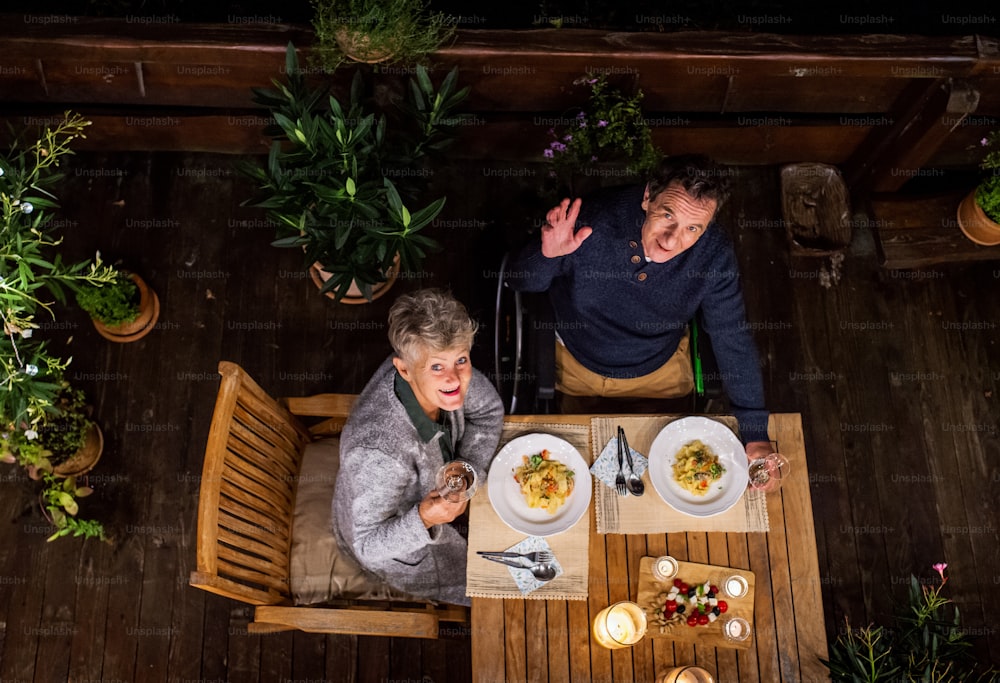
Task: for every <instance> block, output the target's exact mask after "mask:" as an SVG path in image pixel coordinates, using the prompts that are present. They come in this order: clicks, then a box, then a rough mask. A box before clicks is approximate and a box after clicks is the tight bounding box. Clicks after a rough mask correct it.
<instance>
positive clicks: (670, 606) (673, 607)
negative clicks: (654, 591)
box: [663, 600, 677, 614]
mask: <svg viewBox="0 0 1000 683" xmlns="http://www.w3.org/2000/svg"><path fill="white" fill-rule="evenodd" d="M663 608H664V609H665V610H667V613H668V614H673V613H674V612H676V611H677V603H676V602H674V601H673V600H667V603H666V604H665V605H664V606H663Z"/></svg>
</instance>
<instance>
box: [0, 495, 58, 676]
mask: <svg viewBox="0 0 1000 683" xmlns="http://www.w3.org/2000/svg"><path fill="white" fill-rule="evenodd" d="M29 506H30V507H29V508H28V510H30V512H29V514H31V515H32V517H30V518H29V519H28V520H27V522H26V523H23V524H21V525H18V531H19V533H18V537H16V538H17V540H19V541H20V542H21V543H22V544H24V543H29V542H33V541H34V540H35V539H38V540H41V541H43V542H44V539H45V536H46V535H47V533H48V532H49V526H48V525H47V524H45V523H43V520H42V518H41V513H40V512H36V511H35V509H34V506H33V503H29ZM52 552H54V549H53V548H52V546H51V545H48V544H46V545H42V546H41V547H40V548H37V549H36V550H35V551H34V552H31V553H30V554H29V553H24V554H25V556H26V557H25V559H26V560H27V564H26V565H22V566H23V568H24V569H25V570H26V571H25V573H23V574H21V573H19V574H16V575H15V576H18V577H19V578H21V579H23V580H22V581H19V582H18V583H16V584H15V585H14V590H13V591H12V595H11V600H10V606H9V608H8V612H7V623H8V624H10V625H13V626H14V628H10V627H7V628H6V629H5V631H6V636H5V638H4V657H3V658H2V659H0V678H4V679H10V680H22V681H28V680H33V677H34V670H35V661H36V658H37V654H38V652H39V650H41V651H42V652H44V651H46V650H47V647H46V645H47V642H48V641H51V636H52V635H53V633H52V631H51V630H49V631H46V630H44V628H43V621H42V619H43V609H44V605H43V596H44V584H45V572H46V569H47V561H48V557H49V554H50V553H52Z"/></svg>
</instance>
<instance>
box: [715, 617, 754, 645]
mask: <svg viewBox="0 0 1000 683" xmlns="http://www.w3.org/2000/svg"><path fill="white" fill-rule="evenodd" d="M722 635H723V636H725V638H726V640H729V641H731V642H734V643H738V642H741V641H744V640H746V639H747V638H749V637H750V622H749V621H747V620H746V619H744V618H743V617H729V618H728V619H726V620H725V622H724V623H723V624H722Z"/></svg>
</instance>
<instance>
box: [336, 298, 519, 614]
mask: <svg viewBox="0 0 1000 683" xmlns="http://www.w3.org/2000/svg"><path fill="white" fill-rule="evenodd" d="M475 333H476V323H475V322H474V321H472V320H471V319H470V318H469V315H468V313H467V312H466V310H465V307H464V306H463V305H462V304H461V303H459V302H458V301H457V300H455V299H454V298H452V297H451V296H450V295H448V294H445V293H443V292H441V291H438V290H420V291H417V292H416V293H414V294H412V295H404V296H402V297H400V298H399V300H397V301H396V302H395V303H394V304H393V306H392V308H391V309H390V311H389V341H390V343H391V344H392V348H393V351H394V353H393V355H392V356H391V357H390V358H388V359H386V361H385V362H384V363H382V365H381V367H379V369H378V370H377V371H376V372H375V375H374V377H372V378H371V380H370V381H369V382H368V385H367V386H366V387H365V389H364V391H362V392H361V395H360V396H359V397H358V401H357V403H356V404H355V406H354V409H353V411H352V412H351V416H350V418H349V419H348V421H347V425H346V426H345V427H344V431H343V433H342V434H341V437H340V472H339V474H338V476H337V484H336V487H335V490H334V495H333V514H334V520H335V523H334V531H335V533H336V535H337V541H338V543H339V544H340V547H341V548H342V549H344V550H345V551H347V552H350V553H351V554H352V555H353V556H354V557H355V559H357V560H358V562H359V563H360V564H361V565H362V566H363V567H365V568H366V569H367V570H369V571H371V572H373V573H375V574H377V575H379V576H381V577H382V578H383V579H385V580H386V581H387V582H388V583H389V584H390V585H392V586H394V587H396V588H398V589H400V590H403V591H406V592H407V593H410V594H411V595H415V596H418V597H423V598H429V599H432V600H440V601H442V602H448V603H453V604H463V605H467V604H469V599H468V598H467V597H466V596H465V565H466V541H465V539H464V538H463V537H462V535H461V534H459V532H458V531H457V530H456V529H455V527H454V526H452V525H450V524H449V522H452V521H453V520H455V518H457V517H458V516H459V515H461V514H462V513H463V512H464V511H465V508H466V506H467V505H468V501H463V502H458V503H453V502H449V501H448V500H445V499H444V498H442V497H441V496H440V495H438V493H437V492H436V485H435V477H436V474H437V472H438V470H439V469H440V468H441V466H442V465H443V464H444V463H446V462H448V461H449V460H452V459H454V458H462V459H463V460H466V461H468V462H470V463H472V465H473V466H474V467H475V468H476V470H477V473H478V474H479V476H480V477H482V476H484V475H485V472H486V469H487V467H488V465H489V462H490V459H491V458H492V457H493V454H494V452H495V450H496V445H497V441H498V440H499V438H500V428H501V426H502V423H503V404H502V403H501V401H500V397H499V396H498V395H497V392H496V390H494V388H493V385H492V384H491V383H490V382H489V380H487V379H486V377H485V376H483V375H482V373H480V372H479V371H477V370H475V369H473V367H472V362H471V360H470V359H469V350H470V348H471V346H472V338H473V336H474V335H475Z"/></svg>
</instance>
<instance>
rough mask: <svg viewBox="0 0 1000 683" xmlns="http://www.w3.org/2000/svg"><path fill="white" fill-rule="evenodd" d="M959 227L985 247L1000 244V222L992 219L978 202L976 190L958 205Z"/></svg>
mask: <svg viewBox="0 0 1000 683" xmlns="http://www.w3.org/2000/svg"><path fill="white" fill-rule="evenodd" d="M958 227H960V228H962V232H963V233H965V236H966V237H968V238H969V239H970V240H972V241H973V242H975V243H976V244H981V245H983V246H984V247H992V246H994V245H997V244H1000V224H998V223H995V222H994V221H992V220H991V219H990V217H989V216H987V215H986V213H985V212H984V211H983V208H982V207H981V206H979V204H977V203H976V191H975V190H973V191H972V192H970V193H969V194H968V195H966V197H965V199H963V200H962V202H961V203H960V204H959V205H958Z"/></svg>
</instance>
